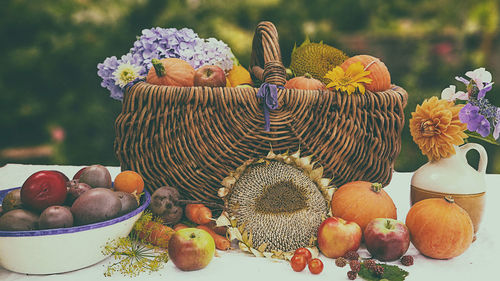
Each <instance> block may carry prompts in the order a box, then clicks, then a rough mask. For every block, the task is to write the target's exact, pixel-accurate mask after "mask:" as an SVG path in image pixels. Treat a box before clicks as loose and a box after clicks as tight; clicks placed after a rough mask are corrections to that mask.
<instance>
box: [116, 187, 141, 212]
mask: <svg viewBox="0 0 500 281" xmlns="http://www.w3.org/2000/svg"><path fill="white" fill-rule="evenodd" d="M115 193H116V195H117V196H118V198H120V201H121V203H122V209H121V211H120V214H119V216H122V215H125V214H127V213H130V212H132V211H133V210H135V209H137V207H139V203H138V202H137V198H136V197H135V196H134V195H133V194H131V193H128V192H123V191H115Z"/></svg>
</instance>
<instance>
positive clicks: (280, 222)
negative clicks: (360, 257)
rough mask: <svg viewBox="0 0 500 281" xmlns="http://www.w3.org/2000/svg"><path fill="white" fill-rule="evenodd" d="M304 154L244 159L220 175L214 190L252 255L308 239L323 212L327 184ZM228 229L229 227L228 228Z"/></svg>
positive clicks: (293, 246) (284, 250)
mask: <svg viewBox="0 0 500 281" xmlns="http://www.w3.org/2000/svg"><path fill="white" fill-rule="evenodd" d="M312 167H313V164H311V162H310V157H303V158H300V155H299V153H295V154H294V155H283V154H281V155H275V154H273V153H272V152H271V153H270V154H269V155H268V157H267V158H265V159H261V160H256V161H248V162H246V163H245V164H243V165H242V166H241V167H239V168H238V169H237V170H236V171H235V172H234V173H232V174H231V175H230V176H229V177H227V178H225V179H224V181H223V185H224V187H223V188H222V189H221V190H220V192H219V195H221V196H222V197H223V199H224V201H225V204H226V207H227V209H228V217H229V218H230V220H231V221H232V224H233V225H232V226H233V230H232V231H236V232H238V234H237V235H235V238H237V239H238V240H240V242H241V243H242V244H241V243H240V248H242V249H243V250H247V251H250V252H252V253H254V254H255V255H256V256H259V255H264V256H267V255H266V254H265V252H267V254H269V253H274V256H275V257H280V254H283V253H287V252H291V251H294V250H296V249H297V248H300V247H310V246H313V245H314V242H315V240H316V233H317V230H318V227H319V225H320V224H321V222H322V220H323V219H324V218H325V217H326V216H327V214H328V210H329V202H330V199H331V194H332V193H331V192H332V191H333V189H332V188H331V187H330V186H328V185H329V183H330V180H329V179H326V178H322V174H323V169H322V168H321V167H320V168H317V169H312ZM232 231H231V230H230V233H232Z"/></svg>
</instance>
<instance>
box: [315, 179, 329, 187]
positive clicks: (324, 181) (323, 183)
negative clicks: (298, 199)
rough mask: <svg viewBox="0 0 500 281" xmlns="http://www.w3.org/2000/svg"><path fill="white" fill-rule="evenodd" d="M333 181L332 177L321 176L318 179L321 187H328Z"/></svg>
mask: <svg viewBox="0 0 500 281" xmlns="http://www.w3.org/2000/svg"><path fill="white" fill-rule="evenodd" d="M331 181H332V180H331V179H329V178H320V179H319V180H318V185H319V186H320V187H321V188H326V187H327V186H328V185H329V184H330V182H331Z"/></svg>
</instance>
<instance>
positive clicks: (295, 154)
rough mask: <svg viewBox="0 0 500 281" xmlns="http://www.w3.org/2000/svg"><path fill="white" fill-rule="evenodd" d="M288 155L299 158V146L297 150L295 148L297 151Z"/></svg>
mask: <svg viewBox="0 0 500 281" xmlns="http://www.w3.org/2000/svg"><path fill="white" fill-rule="evenodd" d="M290 156H291V157H293V158H295V159H298V158H300V148H299V150H297V152H295V153H294V154H292V155H290Z"/></svg>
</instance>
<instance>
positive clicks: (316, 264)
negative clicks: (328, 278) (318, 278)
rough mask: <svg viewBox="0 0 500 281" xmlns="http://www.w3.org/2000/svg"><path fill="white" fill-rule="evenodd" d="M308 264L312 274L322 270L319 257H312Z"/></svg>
mask: <svg viewBox="0 0 500 281" xmlns="http://www.w3.org/2000/svg"><path fill="white" fill-rule="evenodd" d="M308 266H309V271H310V272H311V273H312V274H320V273H321V271H323V262H322V261H321V260H320V259H312V260H311V261H310V262H309V264H308Z"/></svg>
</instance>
